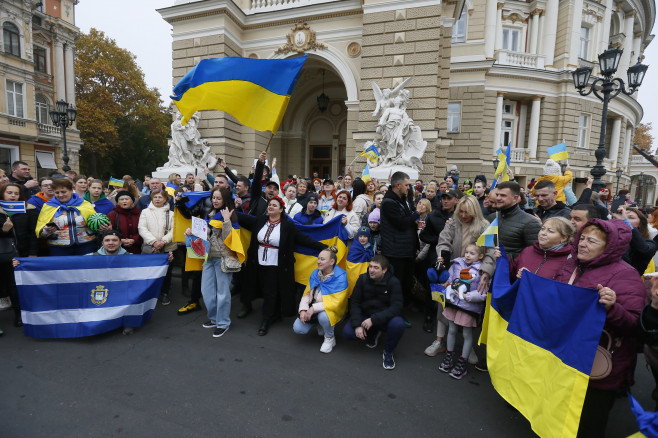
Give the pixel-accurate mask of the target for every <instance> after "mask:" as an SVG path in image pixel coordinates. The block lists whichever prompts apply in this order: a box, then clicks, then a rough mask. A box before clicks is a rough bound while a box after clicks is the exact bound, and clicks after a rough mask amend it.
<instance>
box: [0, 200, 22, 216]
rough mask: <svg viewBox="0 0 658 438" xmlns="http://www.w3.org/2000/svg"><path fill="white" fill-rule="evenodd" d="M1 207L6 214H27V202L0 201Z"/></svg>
mask: <svg viewBox="0 0 658 438" xmlns="http://www.w3.org/2000/svg"><path fill="white" fill-rule="evenodd" d="M0 207H2V209H3V210H4V211H5V213H26V212H27V209H26V208H25V201H0Z"/></svg>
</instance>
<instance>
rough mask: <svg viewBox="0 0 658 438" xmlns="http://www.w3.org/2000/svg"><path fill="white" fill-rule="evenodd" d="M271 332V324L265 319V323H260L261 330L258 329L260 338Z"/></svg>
mask: <svg viewBox="0 0 658 438" xmlns="http://www.w3.org/2000/svg"><path fill="white" fill-rule="evenodd" d="M269 330H270V322H269V321H268V320H267V319H264V320H263V322H261V323H260V328H259V329H258V336H265V335H266V334H267V332H268V331H269Z"/></svg>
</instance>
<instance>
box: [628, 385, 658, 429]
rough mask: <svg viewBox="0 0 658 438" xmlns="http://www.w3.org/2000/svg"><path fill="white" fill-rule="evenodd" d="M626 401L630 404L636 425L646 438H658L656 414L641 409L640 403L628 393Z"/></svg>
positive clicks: (657, 417)
mask: <svg viewBox="0 0 658 438" xmlns="http://www.w3.org/2000/svg"><path fill="white" fill-rule="evenodd" d="M628 401H629V402H630V404H631V410H632V411H633V414H635V419H636V421H637V425H638V426H639V427H640V432H642V433H643V434H644V435H645V436H646V437H647V438H658V412H650V411H649V412H647V411H645V410H644V409H642V406H640V403H638V401H637V400H635V398H634V397H633V396H632V395H631V394H630V393H628Z"/></svg>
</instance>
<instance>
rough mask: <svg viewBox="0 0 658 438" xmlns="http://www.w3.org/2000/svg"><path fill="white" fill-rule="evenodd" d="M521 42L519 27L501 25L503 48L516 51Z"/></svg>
mask: <svg viewBox="0 0 658 438" xmlns="http://www.w3.org/2000/svg"><path fill="white" fill-rule="evenodd" d="M520 44H521V29H514V28H511V27H503V50H509V51H510V52H518V51H519V47H520Z"/></svg>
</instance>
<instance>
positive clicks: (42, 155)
mask: <svg viewBox="0 0 658 438" xmlns="http://www.w3.org/2000/svg"><path fill="white" fill-rule="evenodd" d="M34 155H35V158H36V160H35V161H36V163H37V179H39V178H42V177H44V176H48V174H49V173H50V172H52V171H53V170H57V164H55V153H54V152H46V151H36V150H35V151H34Z"/></svg>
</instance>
